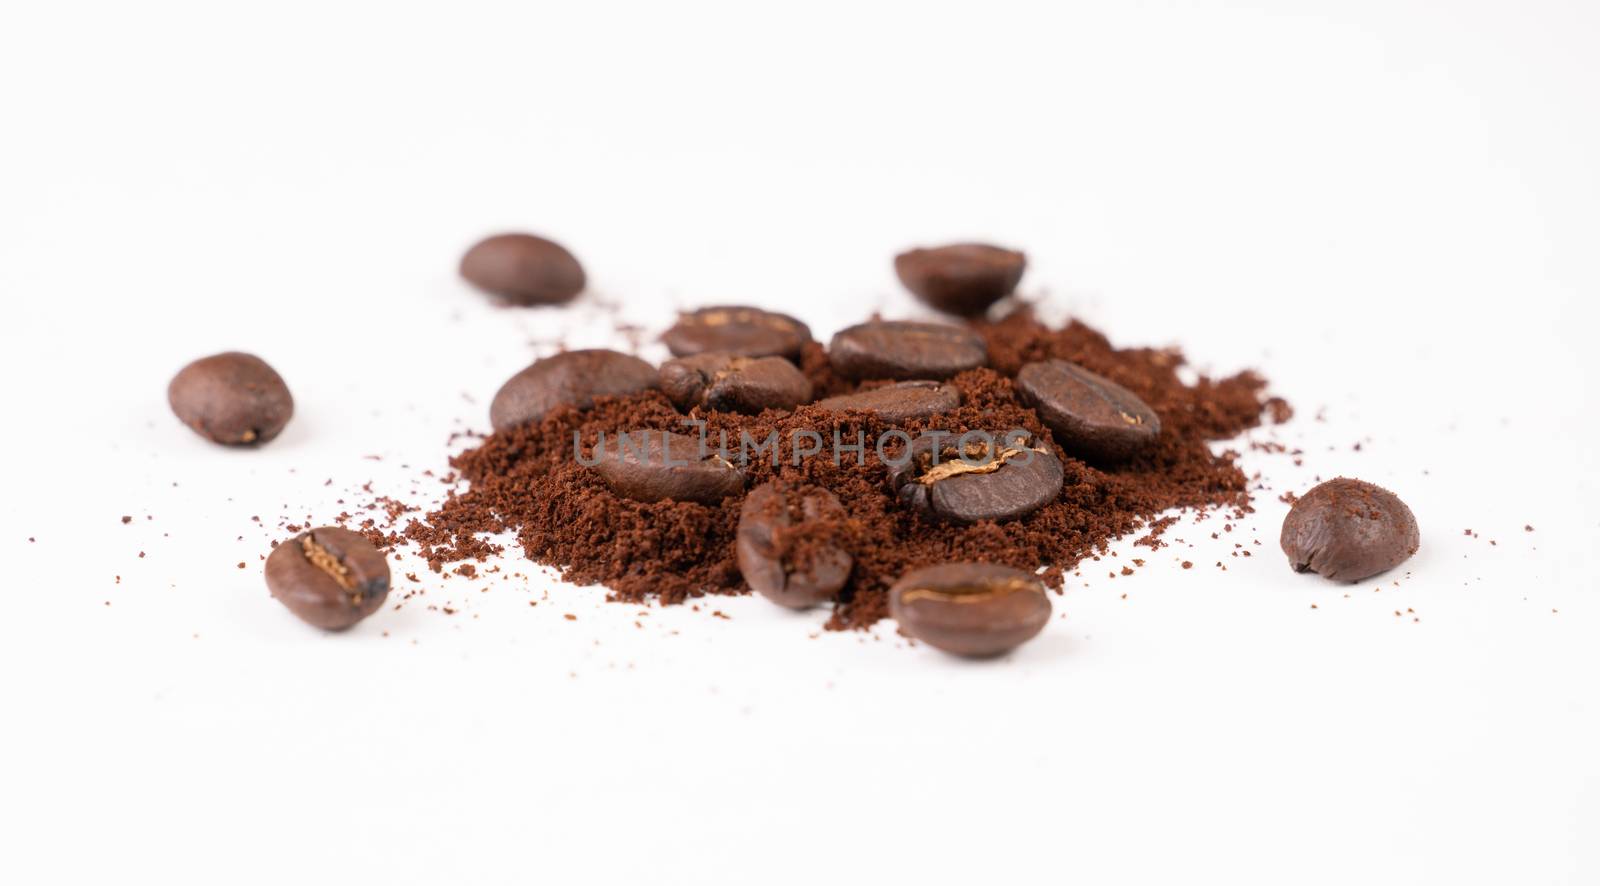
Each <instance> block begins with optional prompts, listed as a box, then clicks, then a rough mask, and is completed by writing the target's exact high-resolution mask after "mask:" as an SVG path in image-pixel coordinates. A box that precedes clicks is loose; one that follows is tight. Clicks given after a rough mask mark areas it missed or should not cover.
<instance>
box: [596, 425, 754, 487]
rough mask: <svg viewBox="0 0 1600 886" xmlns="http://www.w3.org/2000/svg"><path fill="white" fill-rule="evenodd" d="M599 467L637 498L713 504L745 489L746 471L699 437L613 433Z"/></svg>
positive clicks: (611, 481) (605, 477) (604, 446)
mask: <svg viewBox="0 0 1600 886" xmlns="http://www.w3.org/2000/svg"><path fill="white" fill-rule="evenodd" d="M594 458H596V459H598V463H597V464H596V465H595V470H596V471H597V472H598V473H599V474H600V479H602V480H604V481H605V484H606V485H607V486H609V487H610V488H611V491H612V492H615V493H616V494H618V495H620V496H623V497H624V498H631V499H633V500H635V501H647V502H648V501H663V500H667V499H671V500H672V501H696V502H699V503H701V504H706V505H714V504H717V503H718V502H720V501H722V500H723V499H725V498H727V497H728V496H730V495H738V494H739V493H740V492H741V491H743V489H744V474H743V473H741V472H740V471H739V469H738V468H736V467H734V466H733V464H732V463H731V462H729V461H728V460H727V459H724V458H723V457H722V456H721V455H720V454H719V453H718V452H717V451H716V448H715V447H714V446H710V445H707V444H703V443H702V441H701V440H700V438H699V437H694V436H689V435H688V434H674V433H671V432H670V431H651V430H640V431H630V432H628V433H626V434H615V435H612V434H608V435H606V437H605V438H604V441H603V444H602V446H599V447H597V448H596V451H595V453H594Z"/></svg>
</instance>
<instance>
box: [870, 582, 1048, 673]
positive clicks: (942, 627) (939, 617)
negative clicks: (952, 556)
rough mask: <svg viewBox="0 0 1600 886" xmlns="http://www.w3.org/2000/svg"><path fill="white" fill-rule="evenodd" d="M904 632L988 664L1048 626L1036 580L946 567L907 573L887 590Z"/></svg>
mask: <svg viewBox="0 0 1600 886" xmlns="http://www.w3.org/2000/svg"><path fill="white" fill-rule="evenodd" d="M889 614H890V615H891V616H893V617H894V620H895V621H897V622H899V623H900V629H901V630H903V631H905V632H906V633H907V634H910V635H911V636H912V637H915V638H916V639H918V640H921V641H922V642H924V643H926V644H928V645H929V646H932V647H934V648H935V649H942V650H944V651H945V652H949V653H951V654H953V655H963V656H967V657H969V658H989V657H992V656H996V655H1002V654H1004V653H1007V652H1010V651H1011V650H1013V649H1015V648H1017V647H1018V646H1021V645H1022V644H1023V643H1026V642H1028V641H1029V640H1031V639H1033V638H1034V637H1035V636H1037V635H1038V633H1039V632H1040V631H1042V630H1044V626H1045V623H1046V622H1048V621H1049V620H1050V598H1049V596H1047V595H1046V592H1045V588H1044V583H1043V582H1041V581H1039V579H1038V577H1037V576H1034V575H1030V574H1029V573H1026V572H1023V571H1022V570H1020V569H1012V568H1010V567H1008V566H997V565H994V564H991V563H947V564H945V565H943V566H930V567H928V568H926V569H918V570H917V571H915V572H911V573H908V574H907V575H905V576H904V577H902V578H901V579H900V580H899V581H897V582H895V583H894V586H893V587H891V588H890V589H889Z"/></svg>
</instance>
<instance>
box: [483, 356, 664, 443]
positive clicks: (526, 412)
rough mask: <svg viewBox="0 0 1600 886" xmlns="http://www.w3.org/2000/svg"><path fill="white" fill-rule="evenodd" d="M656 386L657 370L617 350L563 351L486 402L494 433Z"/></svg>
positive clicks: (515, 377)
mask: <svg viewBox="0 0 1600 886" xmlns="http://www.w3.org/2000/svg"><path fill="white" fill-rule="evenodd" d="M655 386H656V370H655V367H653V366H651V365H650V364H649V363H646V362H644V361H643V360H640V359H639V358H638V357H631V356H629V355H627V354H623V353H619V352H617V351H607V350H585V351H566V352H563V353H560V354H556V355H554V356H550V357H546V358H544V359H543V360H539V361H537V362H535V363H534V364H533V365H532V366H529V367H528V368H526V369H524V370H522V371H521V372H518V373H517V374H516V375H513V376H511V378H510V379H508V380H507V381H506V383H505V384H504V385H501V386H500V390H499V391H498V392H496V393H495V395H494V401H493V402H492V403H490V404H489V423H490V424H492V425H493V426H494V429H495V430H496V431H503V430H506V429H507V428H513V427H516V426H517V425H522V424H529V423H532V422H536V421H538V420H539V419H541V418H543V417H544V415H545V413H547V412H549V411H550V410H552V409H554V408H556V407H557V406H572V407H575V408H577V409H588V408H589V407H591V406H593V405H594V398H596V397H602V396H610V397H622V396H626V395H628V394H637V393H639V392H640V391H647V390H650V389H651V388H654V387H655Z"/></svg>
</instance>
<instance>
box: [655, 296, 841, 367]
mask: <svg viewBox="0 0 1600 886" xmlns="http://www.w3.org/2000/svg"><path fill="white" fill-rule="evenodd" d="M661 340H662V341H663V342H664V343H665V344H666V346H667V349H668V350H670V351H671V352H672V355H673V356H674V357H689V356H692V355H694V354H703V353H706V352H708V351H725V352H727V353H730V354H738V355H740V356H742V357H788V358H790V359H795V358H798V357H799V356H800V349H801V348H803V347H805V345H806V343H807V342H809V341H811V330H810V329H809V328H808V327H807V326H806V325H805V324H804V323H801V322H800V321H799V320H796V319H795V318H793V317H791V316H789V315H788V314H779V313H776V312H773V311H763V310H761V309H760V308H749V307H741V306H738V305H724V306H720V307H711V308H701V309H699V310H697V311H690V312H688V313H686V314H683V315H681V316H680V317H678V322H677V323H675V324H673V326H672V328H671V329H668V330H667V331H666V332H665V333H663V334H662V336H661Z"/></svg>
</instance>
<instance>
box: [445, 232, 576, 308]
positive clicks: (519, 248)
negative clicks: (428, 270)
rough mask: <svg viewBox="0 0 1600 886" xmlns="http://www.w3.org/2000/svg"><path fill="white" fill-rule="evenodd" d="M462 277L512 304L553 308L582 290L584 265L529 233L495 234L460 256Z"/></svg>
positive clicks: (564, 249)
mask: <svg viewBox="0 0 1600 886" xmlns="http://www.w3.org/2000/svg"><path fill="white" fill-rule="evenodd" d="M461 276H462V277H465V278H466V280H467V282H469V283H471V284H472V285H474V286H476V287H478V288H479V289H482V290H483V291H484V292H487V293H490V294H491V295H496V296H499V297H500V298H502V299H504V300H506V301H508V302H510V303H512V304H515V305H552V304H560V303H561V302H566V301H571V300H572V298H573V297H574V296H576V295H577V294H578V293H580V292H582V291H583V287H584V285H585V283H586V282H587V278H586V277H585V276H584V273H583V265H580V264H578V260H577V259H576V258H575V257H573V255H572V253H570V252H568V251H567V250H566V247H564V246H562V245H561V244H559V243H556V242H554V241H551V240H546V239H545V238H543V237H535V236H534V235H532V234H498V235H496V236H493V237H489V238H488V239H486V240H482V241H480V242H479V243H478V244H477V245H476V246H474V247H472V248H471V249H469V250H467V254H466V255H463V256H462V257H461Z"/></svg>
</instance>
